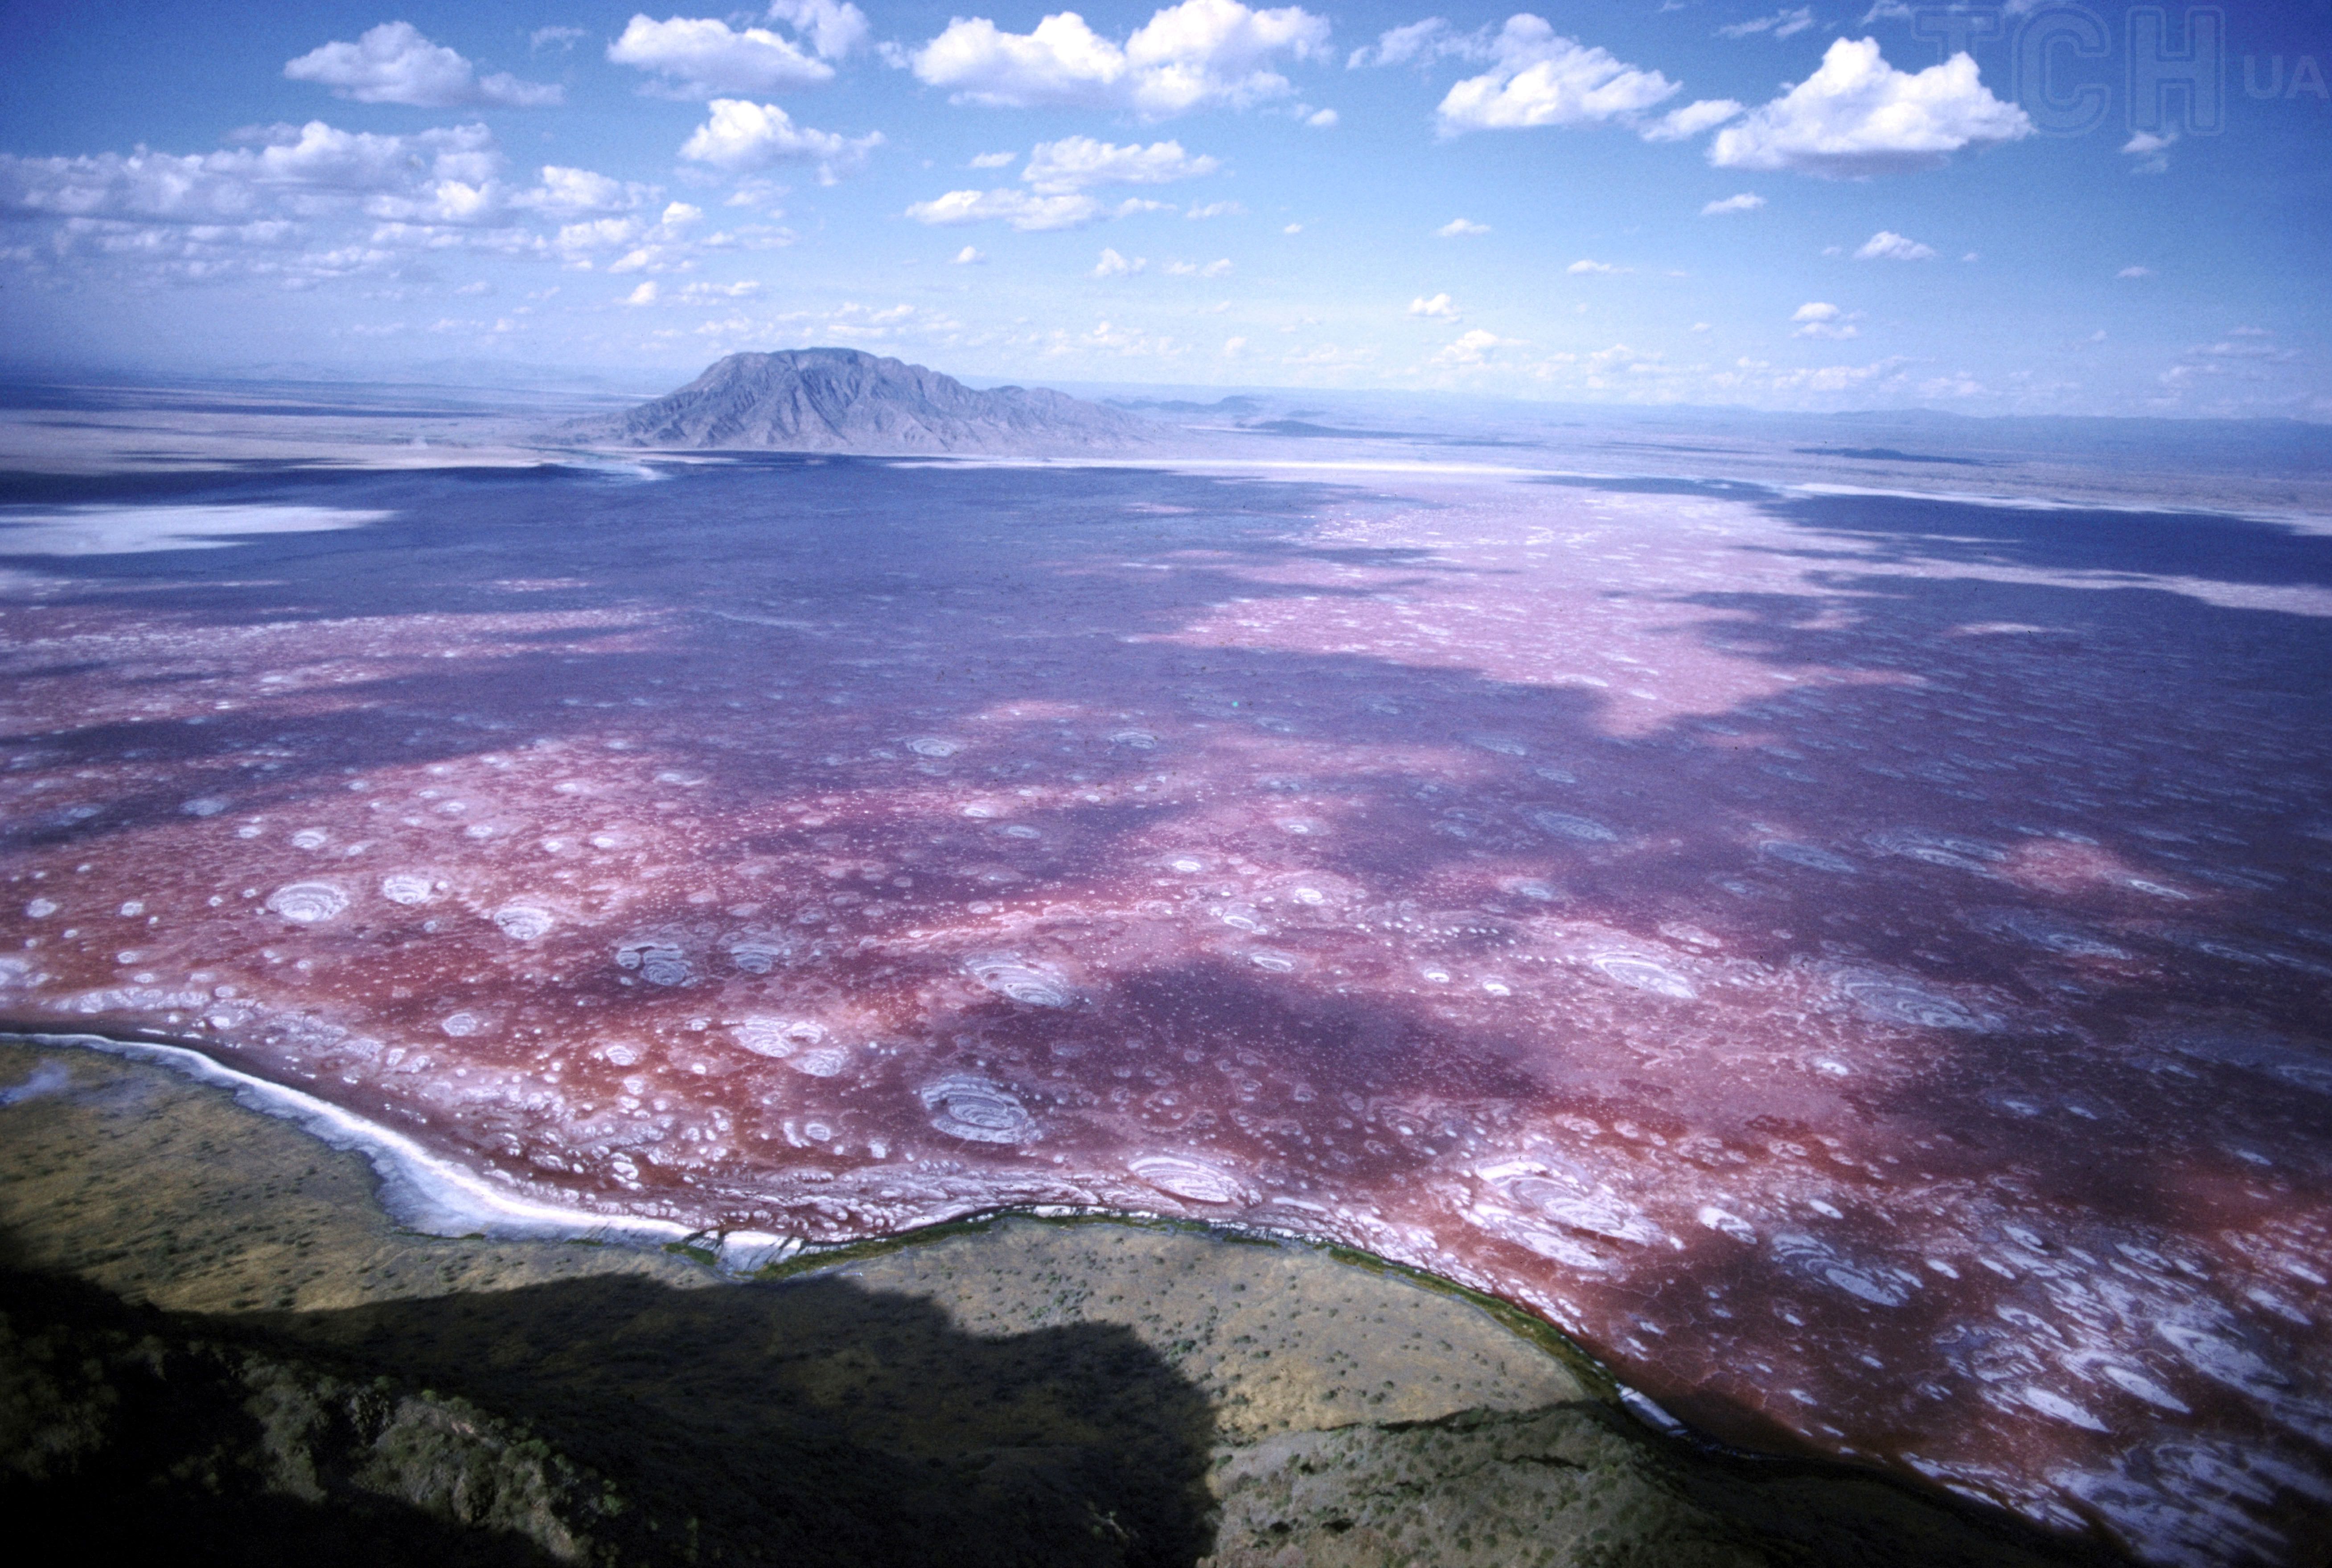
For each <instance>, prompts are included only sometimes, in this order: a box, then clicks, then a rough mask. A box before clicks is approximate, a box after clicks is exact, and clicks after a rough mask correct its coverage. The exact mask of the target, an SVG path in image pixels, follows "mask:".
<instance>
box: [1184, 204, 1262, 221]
mask: <svg viewBox="0 0 2332 1568" xmlns="http://www.w3.org/2000/svg"><path fill="white" fill-rule="evenodd" d="M1246 211H1247V208H1246V206H1245V205H1244V204H1241V203H1238V202H1209V203H1207V204H1205V205H1203V206H1191V207H1185V208H1183V209H1182V215H1183V216H1184V217H1186V218H1193V219H1196V218H1236V217H1238V216H1240V215H1242V214H1245V213H1246Z"/></svg>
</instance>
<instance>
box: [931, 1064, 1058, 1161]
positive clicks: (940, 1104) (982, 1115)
mask: <svg viewBox="0 0 2332 1568" xmlns="http://www.w3.org/2000/svg"><path fill="white" fill-rule="evenodd" d="M916 1092H917V1093H918V1094H919V1095H920V1096H921V1097H922V1102H923V1109H924V1110H926V1111H928V1112H930V1113H931V1118H932V1126H933V1127H934V1128H936V1129H937V1130H939V1131H941V1132H943V1133H945V1134H947V1136H950V1137H951V1138H961V1139H963V1140H964V1141H966V1142H967V1143H974V1144H1027V1143H1034V1142H1035V1141H1036V1139H1037V1121H1036V1118H1035V1117H1031V1116H1030V1115H1029V1114H1028V1111H1027V1107H1024V1106H1023V1105H1021V1103H1020V1102H1019V1101H1018V1099H1015V1098H1013V1096H1012V1092H1011V1091H1010V1090H1009V1089H1007V1088H1004V1087H1003V1086H1002V1085H1001V1084H995V1083H990V1082H989V1080H988V1079H984V1078H978V1077H975V1076H973V1075H972V1074H970V1073H951V1074H949V1075H948V1076H947V1077H945V1078H941V1079H932V1081H931V1082H930V1083H927V1084H925V1085H924V1086H923V1087H922V1088H921V1089H919V1090H917V1091H916Z"/></svg>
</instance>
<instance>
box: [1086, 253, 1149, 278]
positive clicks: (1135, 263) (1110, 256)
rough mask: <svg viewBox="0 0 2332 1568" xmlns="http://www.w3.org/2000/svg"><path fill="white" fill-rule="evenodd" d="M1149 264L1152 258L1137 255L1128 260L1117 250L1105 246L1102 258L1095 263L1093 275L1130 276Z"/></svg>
mask: <svg viewBox="0 0 2332 1568" xmlns="http://www.w3.org/2000/svg"><path fill="white" fill-rule="evenodd" d="M1149 266H1150V259H1149V258H1148V257H1147V256H1136V257H1134V258H1133V260H1131V261H1128V260H1127V259H1126V258H1125V257H1123V256H1121V255H1119V254H1118V253H1117V252H1115V251H1113V250H1110V249H1107V248H1105V247H1104V250H1103V251H1102V253H1101V260H1100V261H1095V262H1094V270H1093V272H1092V276H1094V277H1095V278H1130V277H1132V276H1133V274H1135V273H1136V272H1140V271H1146V270H1147V269H1148V268H1149Z"/></svg>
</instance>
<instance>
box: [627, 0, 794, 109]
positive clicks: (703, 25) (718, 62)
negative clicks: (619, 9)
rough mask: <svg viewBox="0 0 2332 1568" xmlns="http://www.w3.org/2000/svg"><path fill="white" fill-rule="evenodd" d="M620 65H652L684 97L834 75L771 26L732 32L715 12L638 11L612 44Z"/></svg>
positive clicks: (776, 87) (769, 89)
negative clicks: (654, 17) (658, 15)
mask: <svg viewBox="0 0 2332 1568" xmlns="http://www.w3.org/2000/svg"><path fill="white" fill-rule="evenodd" d="M607 58H608V59H609V60H610V61H612V62H614V63H616V64H617V65H629V66H634V67H636V68H637V69H639V70H641V71H655V73H656V74H657V75H658V76H660V77H662V78H663V79H664V82H665V84H666V86H667V89H668V90H670V91H672V92H674V93H677V94H679V95H680V96H682V97H684V98H717V97H721V96H723V95H726V94H731V93H740V92H774V91H776V90H779V89H780V88H788V87H808V86H811V85H813V84H815V83H817V82H821V81H830V80H832V78H833V76H834V67H833V66H831V65H828V64H827V63H826V62H824V61H822V60H817V59H813V58H812V57H811V56H809V55H808V54H806V53H804V52H802V51H801V49H800V48H799V47H798V46H797V45H796V44H795V43H793V42H792V41H791V40H789V39H786V38H782V37H779V35H778V34H777V33H772V32H770V31H769V29H768V28H766V27H748V28H745V29H744V30H743V31H742V32H731V30H730V27H729V24H727V23H726V22H723V21H721V20H719V19H718V18H716V17H709V16H706V17H692V16H674V17H669V18H667V19H665V20H664V21H662V22H654V21H650V20H649V19H648V18H647V17H646V16H644V15H635V16H634V17H633V18H632V20H631V24H630V25H628V26H626V28H625V29H624V32H623V35H622V36H621V37H619V38H617V39H616V41H615V42H614V43H610V44H608V45H607Z"/></svg>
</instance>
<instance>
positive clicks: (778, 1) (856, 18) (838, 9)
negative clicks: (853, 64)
mask: <svg viewBox="0 0 2332 1568" xmlns="http://www.w3.org/2000/svg"><path fill="white" fill-rule="evenodd" d="M769 20H770V21H772V22H782V23H784V24H786V25H788V27H791V28H792V29H793V30H794V31H795V32H797V33H800V34H802V35H803V36H804V37H806V38H808V40H809V42H810V47H811V48H813V49H815V50H817V52H818V54H819V55H820V57H822V58H824V59H827V60H840V59H841V58H843V57H844V56H845V55H846V54H848V53H849V52H851V51H852V50H854V49H856V48H857V47H858V46H859V45H860V44H862V43H865V42H866V35H867V33H868V31H869V29H868V27H867V24H866V14H865V12H863V11H861V10H859V9H858V7H857V6H855V5H851V4H850V3H849V0H770V5H769Z"/></svg>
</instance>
